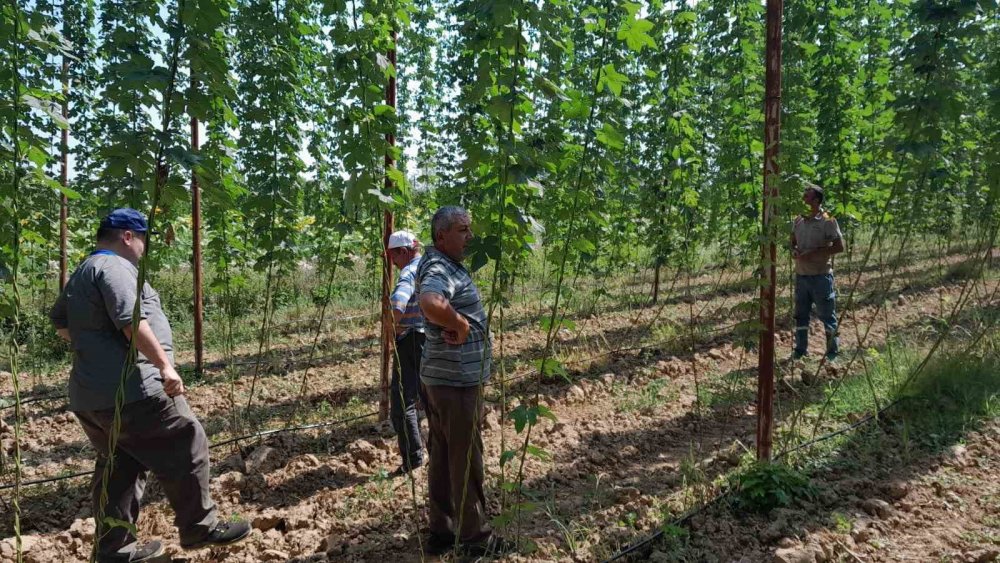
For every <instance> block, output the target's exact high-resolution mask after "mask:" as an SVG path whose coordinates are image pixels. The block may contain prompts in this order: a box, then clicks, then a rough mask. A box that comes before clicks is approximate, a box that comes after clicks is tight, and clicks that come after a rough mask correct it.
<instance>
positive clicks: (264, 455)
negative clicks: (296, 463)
mask: <svg viewBox="0 0 1000 563" xmlns="http://www.w3.org/2000/svg"><path fill="white" fill-rule="evenodd" d="M281 463H282V461H281V456H280V455H279V454H278V452H277V450H275V449H274V448H271V447H269V446H261V447H259V448H257V449H256V450H254V451H253V453H252V454H250V457H248V458H247V461H246V466H247V474H248V475H254V474H261V473H267V472H269V471H273V470H275V469H277V468H279V467H281Z"/></svg>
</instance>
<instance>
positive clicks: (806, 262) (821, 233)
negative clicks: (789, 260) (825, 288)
mask: <svg viewBox="0 0 1000 563" xmlns="http://www.w3.org/2000/svg"><path fill="white" fill-rule="evenodd" d="M792 228H793V229H794V233H795V246H796V248H797V249H798V251H799V252H808V251H810V250H816V249H817V248H827V247H828V246H830V244H831V243H833V242H835V241H838V240H841V239H842V238H844V235H843V234H841V232H840V225H838V224H837V220H836V219H834V218H833V217H832V216H831V215H830V214H829V213H827V212H826V211H820V212H819V213H818V214H816V215H815V216H813V217H807V216H805V215H800V216H798V217H796V218H795V224H794V226H793V227H792ZM795 273H796V274H798V275H800V276H823V275H826V274H832V273H833V257H831V256H822V257H818V256H816V255H810V256H807V257H806V258H804V259H801V260H796V261H795Z"/></svg>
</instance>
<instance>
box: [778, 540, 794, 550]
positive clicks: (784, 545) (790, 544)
mask: <svg viewBox="0 0 1000 563" xmlns="http://www.w3.org/2000/svg"><path fill="white" fill-rule="evenodd" d="M798 545H799V542H797V541H795V539H794V538H781V539H780V540H778V547H781V548H784V549H789V548H792V547H798Z"/></svg>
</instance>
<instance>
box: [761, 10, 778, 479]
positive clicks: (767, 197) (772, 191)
mask: <svg viewBox="0 0 1000 563" xmlns="http://www.w3.org/2000/svg"><path fill="white" fill-rule="evenodd" d="M781 12H782V0H767V47H766V53H765V56H764V60H765V64H766V65H767V66H766V68H765V93H764V213H763V222H764V231H763V232H764V238H763V241H764V244H763V246H762V248H761V272H762V274H763V276H764V279H763V283H762V284H761V288H760V323H761V325H762V328H761V333H760V348H759V357H758V364H757V369H758V380H757V459H758V460H761V461H769V460H770V459H771V446H772V439H773V432H774V299H775V294H776V285H777V283H776V280H777V272H776V268H775V264H776V254H777V252H776V249H775V228H774V227H775V206H776V205H777V202H778V197H779V196H780V193H779V189H778V181H779V169H778V149H779V146H780V145H779V143H780V139H781Z"/></svg>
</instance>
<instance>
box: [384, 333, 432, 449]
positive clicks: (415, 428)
mask: <svg viewBox="0 0 1000 563" xmlns="http://www.w3.org/2000/svg"><path fill="white" fill-rule="evenodd" d="M424 338H425V337H424V334H423V333H421V332H416V331H410V332H409V333H408V334H407V335H406V336H404V337H403V338H400V339H399V340H397V341H396V353H395V354H394V355H393V363H392V380H391V382H390V383H389V418H390V420H392V428H393V429H394V430H395V431H396V441H397V442H398V444H399V455H400V456H401V457H402V458H403V461H402V465H403V467H406V468H408V469H409V468H413V467H419V466H420V465H422V464H423V463H424V445H423V441H422V440H421V439H420V419H419V418H417V397H419V396H420V395H421V392H420V357H421V356H422V355H423V353H424ZM426 402H427V401H426V400H424V403H426Z"/></svg>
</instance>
